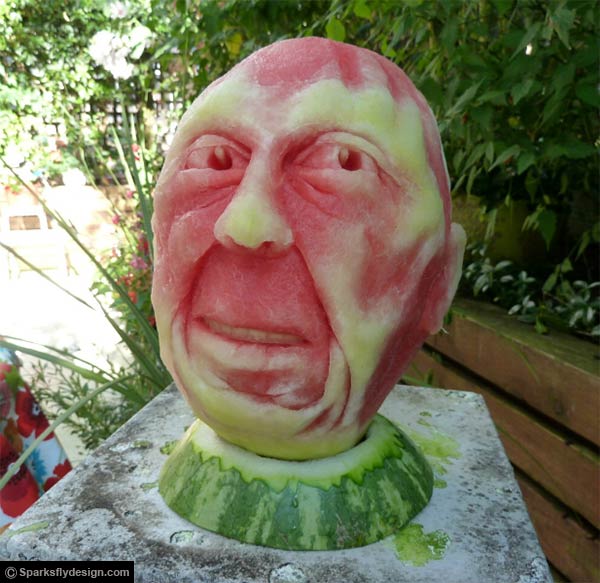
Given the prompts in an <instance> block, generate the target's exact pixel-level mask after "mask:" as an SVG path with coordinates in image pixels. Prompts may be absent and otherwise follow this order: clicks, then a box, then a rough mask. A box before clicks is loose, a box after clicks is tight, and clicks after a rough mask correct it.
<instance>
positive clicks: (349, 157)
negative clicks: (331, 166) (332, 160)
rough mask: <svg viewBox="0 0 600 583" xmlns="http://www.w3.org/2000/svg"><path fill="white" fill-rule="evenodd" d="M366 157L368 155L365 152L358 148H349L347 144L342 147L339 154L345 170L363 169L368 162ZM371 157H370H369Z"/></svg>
mask: <svg viewBox="0 0 600 583" xmlns="http://www.w3.org/2000/svg"><path fill="white" fill-rule="evenodd" d="M365 157H368V156H367V155H366V154H364V153H363V152H358V151H357V150H349V149H348V148H346V147H345V146H342V147H341V148H340V151H339V154H338V160H339V162H340V166H341V167H342V168H343V169H344V170H349V171H351V172H352V171H354V170H362V169H363V168H364V167H365V165H368V164H366V162H368V161H367V160H365ZM368 158H370V157H368Z"/></svg>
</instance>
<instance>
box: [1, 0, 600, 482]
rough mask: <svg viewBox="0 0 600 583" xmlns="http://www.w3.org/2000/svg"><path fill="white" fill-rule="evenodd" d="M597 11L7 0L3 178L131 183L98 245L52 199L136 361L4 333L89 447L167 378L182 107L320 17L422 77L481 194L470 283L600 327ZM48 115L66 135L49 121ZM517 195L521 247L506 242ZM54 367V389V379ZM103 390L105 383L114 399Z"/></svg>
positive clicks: (375, 0)
mask: <svg viewBox="0 0 600 583" xmlns="http://www.w3.org/2000/svg"><path fill="white" fill-rule="evenodd" d="M598 11H599V6H598V4H597V3H596V2H593V1H586V0H552V1H550V2H536V1H533V0H479V1H473V2H461V3H454V2H445V1H443V0H435V1H418V0H413V1H411V2H398V1H397V0H315V1H312V2H301V1H298V0H280V1H273V0H219V1H217V0H203V1H202V2H200V1H195V0H187V1H186V0H176V1H174V2H161V1H158V0H129V1H120V0H117V1H112V2H99V1H96V0H78V1H76V0H67V1H66V2H60V3H58V2H56V1H54V0H50V1H48V2H37V1H33V0H10V1H7V2H4V3H2V5H1V6H0V33H1V34H0V55H1V56H0V78H1V80H2V81H1V83H0V156H1V157H2V160H3V164H2V165H0V182H1V183H2V186H3V187H6V188H8V189H12V190H18V189H20V188H23V183H25V184H27V185H32V184H33V185H34V186H35V185H36V184H40V183H42V182H44V183H46V184H50V185H51V184H56V183H59V182H60V176H61V174H62V173H63V172H64V171H65V170H69V169H73V168H77V169H80V170H81V171H83V172H84V173H86V175H87V176H88V180H89V182H90V183H94V184H97V185H99V186H106V185H114V186H121V187H122V190H121V192H122V200H121V202H120V204H118V205H117V207H118V208H117V209H116V210H115V218H114V222H115V224H117V225H118V227H119V228H120V230H121V231H122V237H121V241H122V243H121V245H120V248H118V249H115V250H114V253H113V252H112V250H108V251H109V252H108V253H107V255H105V256H103V257H96V256H95V255H94V254H93V253H91V252H90V251H89V249H87V248H86V247H85V245H84V244H83V243H82V242H81V238H80V237H79V236H78V234H77V232H76V229H75V228H74V226H73V225H71V224H69V223H68V221H66V220H64V219H63V218H61V217H60V216H59V215H58V214H57V213H56V212H54V211H53V209H50V208H47V211H48V213H49V214H50V215H52V216H53V217H54V220H55V222H56V224H57V225H58V226H59V227H60V228H63V229H64V230H65V231H66V232H67V233H68V234H69V235H70V236H71V237H72V239H73V241H74V242H75V243H76V244H78V245H80V248H81V249H82V251H83V252H84V253H87V255H88V258H89V260H90V261H91V262H92V263H93V264H94V265H95V268H96V269H97V272H98V278H97V283H96V284H95V285H94V292H95V294H96V297H97V299H98V304H97V305H94V306H91V307H92V308H93V309H100V310H101V311H103V313H104V314H105V316H106V318H107V319H108V320H109V321H110V322H111V325H113V326H114V327H115V329H116V330H117V331H118V333H119V335H120V338H121V339H122V342H123V344H124V346H125V347H126V349H127V350H128V351H129V354H130V357H129V361H128V362H129V364H128V365H127V366H124V367H122V368H120V369H117V368H116V367H115V368H114V369H106V368H100V367H99V366H98V365H97V364H95V363H91V362H83V361H80V360H78V359H76V358H74V357H73V356H72V355H70V354H69V353H67V352H65V351H63V350H61V349H60V348H56V347H32V346H31V345H28V344H27V343H25V342H22V341H17V340H14V339H13V340H10V341H8V342H7V343H6V344H7V345H9V346H10V347H12V348H16V349H19V350H24V351H27V352H28V353H29V354H31V355H33V356H37V357H40V358H41V359H43V360H44V361H45V362H48V363H50V367H51V369H48V368H42V369H40V373H39V378H38V383H37V384H36V387H37V388H36V389H35V390H37V396H38V398H39V399H40V400H41V401H42V402H44V403H49V402H50V403H52V402H53V403H56V404H57V405H58V409H59V413H57V416H56V420H55V422H54V424H53V425H55V424H56V423H59V422H65V421H66V422H69V423H72V424H73V426H74V427H75V428H76V429H78V430H79V431H80V435H81V436H82V437H83V439H84V441H85V443H86V444H87V445H88V446H90V447H93V446H95V445H97V444H98V443H99V441H100V440H101V439H102V438H104V437H105V436H106V435H108V434H110V433H111V432H112V431H114V429H116V428H117V427H118V426H119V425H120V424H121V423H123V422H124V421H125V420H126V419H127V418H128V417H129V416H130V415H131V414H133V413H134V412H135V411H136V410H137V409H139V408H140V407H141V406H143V404H144V403H146V402H147V401H148V400H149V399H151V398H152V397H153V396H154V395H155V394H157V392H158V391H160V390H161V389H162V388H163V387H164V386H166V384H168V382H169V378H170V377H169V375H168V373H167V372H166V370H165V369H164V367H163V365H162V363H161V361H160V358H159V354H158V341H157V337H156V331H155V328H154V316H153V313H152V309H151V304H150V301H149V294H150V276H151V271H152V234H151V231H150V228H149V222H150V216H151V213H152V189H153V185H154V180H155V178H156V176H157V174H158V171H159V169H160V167H161V163H162V159H163V153H164V150H165V147H166V145H167V144H168V143H169V141H170V139H171V137H172V135H173V131H174V119H176V118H177V117H178V116H179V112H180V110H181V109H183V108H185V107H187V105H189V104H190V102H191V100H192V99H193V98H194V97H195V96H196V95H197V94H198V93H200V91H201V90H202V89H203V88H205V87H206V86H207V85H208V84H209V83H210V82H211V81H212V80H214V79H216V78H217V77H219V76H220V75H222V74H223V73H224V72H225V71H226V70H227V69H229V68H230V67H231V66H232V65H233V64H235V63H236V62H238V61H239V60H240V59H242V58H243V57H245V56H247V55H248V54H250V53H251V52H253V51H254V50H256V49H258V48H260V47H261V46H265V45H267V44H269V43H271V42H273V41H275V40H278V39H281V38H289V37H296V36H310V35H314V36H326V37H328V38H331V39H334V40H340V41H345V42H349V43H353V44H356V45H358V46H362V47H366V48H369V49H372V50H374V51H377V52H379V53H381V54H383V55H384V56H386V57H388V58H389V59H391V60H393V61H394V62H396V63H397V64H399V65H400V66H401V67H402V68H403V69H404V70H405V71H406V73H407V74H408V75H409V76H410V77H411V79H412V80H413V81H414V83H415V85H416V86H417V88H418V89H420V90H421V91H422V92H423V94H424V95H425V97H426V98H427V100H428V101H429V103H430V104H431V106H432V109H433V112H434V114H435V116H436V118H437V119H438V121H439V125H440V132H441V137H442V142H443V143H444V149H445V153H446V159H447V164H448V169H449V174H450V176H451V177H452V189H453V196H454V198H455V202H456V203H458V204H457V206H461V204H460V203H461V201H462V202H463V203H464V206H465V207H469V208H474V211H473V213H472V216H471V219H472V221H471V223H472V224H471V225H467V230H468V231H470V232H469V233H468V234H469V235H470V243H471V246H470V248H469V249H470V252H469V254H468V255H467V258H466V263H465V267H464V272H465V277H464V279H463V284H462V293H464V294H467V295H471V296H476V297H478V298H485V299H487V300H489V301H493V302H496V303H498V304H499V305H501V306H503V307H504V308H505V309H507V310H510V311H511V312H512V313H514V314H515V315H516V316H518V317H520V318H522V319H524V320H526V321H527V322H530V323H532V324H534V325H535V326H536V328H537V329H538V331H540V332H542V333H543V332H547V331H548V330H549V329H552V328H553V327H559V328H564V329H567V330H573V331H577V332H578V333H581V334H584V335H586V336H588V337H590V336H593V337H597V336H599V335H600V305H599V303H600V300H599V292H600V283H598V280H599V279H600V277H599V273H598V267H599V262H598V245H599V241H600V222H599V220H598V188H599V185H598V172H597V168H598V145H599V143H598V135H599V132H598V129H599V128H598V117H597V108H598V106H599V105H600V98H599V95H598V89H597V87H598V73H597V71H598V64H599V63H598V61H599V53H598V46H597V22H598V16H599V14H598ZM48 126H51V127H53V128H55V134H54V135H55V137H52V136H50V137H49V136H48V134H47V133H44V132H43V131H41V130H40V128H41V127H48ZM38 191H39V189H37V188H34V193H35V195H36V196H39V194H38ZM42 203H44V201H43V200H42ZM506 213H508V214H509V216H510V217H511V218H512V221H513V223H516V231H515V232H516V235H515V236H514V237H513V238H514V239H515V240H517V241H518V242H519V246H520V247H519V250H520V251H521V253H517V255H514V254H512V255H511V251H513V250H511V249H507V248H502V247H501V246H499V245H498V244H497V242H496V240H497V235H498V231H499V230H500V229H501V228H502V224H503V220H504V219H503V218H502V216H503V215H505V214H506ZM457 220H458V221H459V222H460V220H461V219H460V217H459V218H458V219H457ZM527 237H532V238H530V239H528V238H527ZM536 237H537V241H536V240H535V239H536ZM531 241H533V242H531ZM513 247H514V245H513ZM523 249H526V250H527V251H528V252H530V253H525V254H523V253H522V251H523ZM24 259H25V260H26V259H27V258H24ZM40 275H41V276H42V277H48V275H47V274H45V273H43V272H40ZM65 292H66V293H70V292H69V290H65ZM25 340H26V339H25ZM55 367H57V368H56V370H55V372H56V371H59V378H60V379H61V380H60V385H61V387H62V389H61V390H60V391H58V392H57V391H56V390H54V388H53V387H52V386H51V385H50V384H49V382H44V379H45V378H46V377H47V376H48V374H49V372H52V369H55ZM53 382H54V381H53ZM105 391H109V392H110V393H111V394H112V396H111V397H110V398H108V399H107V398H105V399H104V400H103V399H102V398H101V397H99V395H100V394H102V393H104V392H105ZM74 412H76V414H75V415H73V413H74ZM15 466H16V468H18V464H15ZM11 471H12V470H11ZM15 471H16V469H15ZM9 477H10V475H9V474H7V475H6V476H5V477H4V478H3V480H2V482H0V485H1V484H2V483H5V482H6V480H8V479H9Z"/></svg>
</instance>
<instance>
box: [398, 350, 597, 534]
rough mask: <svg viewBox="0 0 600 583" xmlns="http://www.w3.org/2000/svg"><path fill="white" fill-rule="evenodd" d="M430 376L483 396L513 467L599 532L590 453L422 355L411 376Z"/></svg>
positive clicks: (449, 366)
mask: <svg viewBox="0 0 600 583" xmlns="http://www.w3.org/2000/svg"><path fill="white" fill-rule="evenodd" d="M430 373H433V383H432V384H433V385H434V386H440V387H443V388H447V389H457V390H466V391H474V392H476V393H479V394H481V395H483V397H484V398H485V401H486V404H487V406H488V408H489V410H490V414H491V416H492V418H493V420H494V423H495V424H496V427H497V428H498V433H499V435H500V438H501V440H502V443H503V445H504V449H505V450H506V453H507V455H508V457H509V458H510V460H511V462H512V463H513V464H514V465H515V466H517V467H518V468H519V469H521V470H522V471H523V472H524V473H525V474H527V475H529V476H530V477H531V478H533V479H534V480H535V481H536V482H538V483H540V484H542V485H543V486H544V488H545V489H546V490H548V491H549V492H550V493H552V494H553V495H554V496H556V497H557V498H558V499H560V500H561V501H562V502H564V503H565V504H566V505H567V506H569V507H571V508H573V509H574V510H576V511H577V512H579V513H580V514H581V515H582V516H584V517H585V518H586V519H587V520H588V521H589V522H591V523H592V524H593V525H594V526H596V527H597V528H600V494H599V493H600V463H599V458H598V455H597V454H596V453H595V452H594V451H593V450H592V449H590V448H589V447H586V446H585V445H582V444H575V443H573V442H572V441H570V440H569V439H568V438H567V436H566V435H565V434H564V433H561V432H560V430H557V429H555V428H552V427H550V426H549V425H548V424H547V423H545V422H544V421H543V420H540V419H538V418H535V417H534V416H533V415H532V414H531V413H529V412H528V411H526V410H524V409H523V408H522V407H519V406H518V405H515V404H514V403H512V402H511V401H510V400H509V399H506V398H505V397H503V396H502V395H501V394H499V393H498V392H497V391H496V390H495V389H494V388H493V387H491V386H489V385H486V384H485V383H482V382H480V381H479V379H475V378H474V377H472V376H470V375H468V373H465V372H464V371H461V370H460V369H457V368H456V367H453V366H452V364H451V363H449V362H447V361H444V360H443V359H436V358H435V357H434V356H432V355H430V354H428V353H427V352H425V351H423V350H421V351H420V352H419V353H418V354H417V357H416V358H415V359H414V360H413V364H412V368H409V371H408V374H409V375H412V376H413V377H414V376H415V374H416V375H417V376H419V377H420V378H424V377H425V376H428V375H429V374H430Z"/></svg>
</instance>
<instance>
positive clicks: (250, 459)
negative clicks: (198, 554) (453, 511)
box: [159, 415, 433, 550]
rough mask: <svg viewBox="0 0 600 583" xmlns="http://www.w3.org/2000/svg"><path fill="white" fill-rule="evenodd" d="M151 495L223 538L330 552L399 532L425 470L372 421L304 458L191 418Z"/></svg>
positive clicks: (419, 494) (420, 497)
mask: <svg viewBox="0 0 600 583" xmlns="http://www.w3.org/2000/svg"><path fill="white" fill-rule="evenodd" d="M236 464H237V465H236ZM238 466H239V467H238ZM159 490H160V493H161V494H162V496H163V498H164V500H165V501H166V503H167V504H168V505H169V506H170V507H171V508H172V509H173V510H174V511H175V512H177V513H178V514H180V515H181V516H183V517H184V518H186V519H187V520H189V521H190V522H193V523H194V524H197V525H198V526H201V527H203V528H206V529H208V530H211V531H213V532H217V533H219V534H221V535H223V536H227V537H230V538H234V539H237V540H239V541H242V542H246V543H251V544H256V545H263V546H267V547H274V548H282V549H292V550H334V549H343V548H350V547H357V546H362V545H366V544H370V543H373V542H375V541H378V540H380V539H382V538H385V537H386V536H389V535H390V534H393V533H394V532H396V531H398V530H399V529H400V528H402V527H403V526H404V525H405V524H406V523H407V522H408V521H409V520H411V519H412V518H413V517H414V516H415V515H416V514H418V513H419V512H420V511H421V510H422V509H423V508H424V507H425V506H426V505H427V503H428V502H429V499H430V498H431V493H432V490H433V473H432V471H431V468H430V467H429V464H428V463H427V461H426V460H425V458H424V457H423V455H422V454H421V453H420V451H419V450H418V449H417V448H416V446H415V445H414V444H413V443H412V441H410V439H409V438H408V437H407V436H406V435H405V434H404V433H403V432H402V431H400V430H399V429H398V428H397V427H396V426H395V425H393V424H392V423H391V422H390V421H388V420H387V419H385V418H384V417H382V416H380V415H377V416H376V417H375V419H374V420H373V422H372V424H371V426H370V427H369V430H368V432H367V435H366V438H365V439H364V440H363V441H362V442H361V443H360V444H358V445H357V446H355V447H354V448H352V449H351V450H348V451H346V452H343V453H341V454H338V455H336V456H332V457H330V458H324V459H321V460H315V461H305V462H290V461H283V460H274V459H271V458H264V457H261V456H258V455H256V454H253V453H251V452H248V451H246V450H243V449H241V448H239V447H237V446H235V445H232V444H229V443H227V442H225V441H224V440H222V439H221V438H219V437H218V436H216V434H214V432H213V431H212V430H211V429H210V428H208V427H207V426H206V425H205V424H204V423H202V422H201V421H196V422H195V423H194V425H192V426H191V427H190V428H189V430H188V431H187V432H186V435H185V436H184V438H183V439H182V441H181V442H180V443H179V445H178V446H177V447H176V448H175V450H174V451H173V453H172V454H171V455H170V456H169V458H168V460H167V462H166V463H165V465H164V466H163V469H162V472H161V475H160V480H159Z"/></svg>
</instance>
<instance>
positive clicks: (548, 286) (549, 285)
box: [542, 271, 558, 293]
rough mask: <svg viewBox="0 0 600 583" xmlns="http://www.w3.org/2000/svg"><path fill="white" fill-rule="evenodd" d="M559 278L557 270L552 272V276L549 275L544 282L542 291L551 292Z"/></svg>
mask: <svg viewBox="0 0 600 583" xmlns="http://www.w3.org/2000/svg"><path fill="white" fill-rule="evenodd" d="M557 278H558V274H557V273H556V271H554V272H552V273H551V274H550V277H548V279H547V280H546V281H545V282H544V285H543V287H542V291H543V292H544V293H550V292H551V291H552V290H553V289H554V286H555V285H556V280H557Z"/></svg>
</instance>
